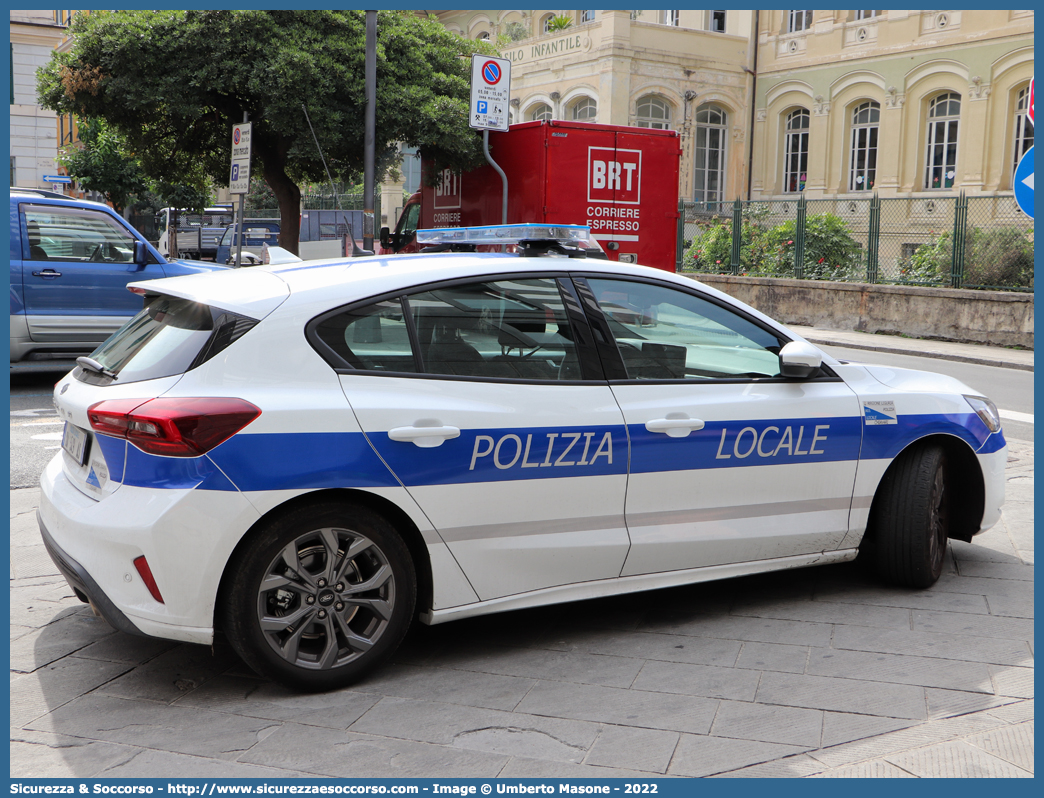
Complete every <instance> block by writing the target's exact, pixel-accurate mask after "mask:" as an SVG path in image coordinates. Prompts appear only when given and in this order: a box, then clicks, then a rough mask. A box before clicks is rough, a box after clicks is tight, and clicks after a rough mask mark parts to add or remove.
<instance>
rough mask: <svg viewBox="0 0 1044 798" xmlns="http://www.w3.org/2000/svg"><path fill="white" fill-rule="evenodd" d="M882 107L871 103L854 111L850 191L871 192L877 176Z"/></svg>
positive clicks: (849, 166) (863, 104)
mask: <svg viewBox="0 0 1044 798" xmlns="http://www.w3.org/2000/svg"><path fill="white" fill-rule="evenodd" d="M880 122H881V106H880V105H879V104H878V103H875V102H873V101H872V100H871V101H868V102H865V103H862V104H860V105H858V106H856V108H855V110H853V111H852V136H851V139H850V140H851V149H852V151H851V156H850V160H849V162H848V190H849V191H869V190H870V189H872V188H873V187H874V182H875V180H876V176H877V132H878V126H879V125H880Z"/></svg>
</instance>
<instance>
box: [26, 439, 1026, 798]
mask: <svg viewBox="0 0 1044 798" xmlns="http://www.w3.org/2000/svg"><path fill="white" fill-rule="evenodd" d="M1009 457H1010V459H1011V461H1012V462H1011V468H1010V469H1009V473H1008V486H1007V505H1006V507H1005V511H1004V514H1003V516H1002V520H1001V523H999V524H998V525H997V526H996V527H995V528H994V529H993V530H990V531H989V532H987V533H985V534H984V535H981V536H979V537H978V538H976V541H975V542H974V543H972V544H966V543H960V542H955V543H952V545H951V549H950V553H949V554H948V556H947V560H946V563H945V573H944V577H943V578H942V580H941V581H940V583H939V585H938V586H937V587H936V588H933V589H929V590H924V591H911V590H903V589H898V588H894V587H889V586H886V585H881V584H879V583H877V582H876V581H875V580H874V578H873V577H872V576H870V575H869V574H868V573H867V571H866V570H865V569H863V568H862V567H861V566H860V565H859V564H858V563H849V564H841V565H834V566H826V567H821V568H814V569H807V570H803V571H790V572H783V573H776V574H765V575H759V576H751V577H744V578H740V579H733V580H728V581H725V582H717V583H707V584H700V585H692V586H685V587H679V588H672V589H669V590H661V591H656V592H652V593H644V594H638V595H633V596H623V597H616V598H611V599H606V600H592V601H584V602H578V603H575V604H571V605H563V606H559V607H549V608H538V609H532V610H524V611H518V612H512V613H507V614H503V615H499V616H489V617H485V618H474V619H467V620H463V621H458V622H454V623H451V624H445V625H441V626H436V627H419V628H417V629H415V630H413V631H412V632H411V634H410V636H409V637H408V638H407V641H406V643H405V644H404V646H403V647H402V649H401V650H400V651H399V652H398V654H397V655H396V657H395V660H394V661H393V662H392V663H391V664H390V665H389V666H388V667H386V668H385V669H383V670H382V671H380V672H378V673H374V674H372V675H371V676H369V677H368V678H366V679H364V680H362V681H361V682H359V683H358V684H356V685H353V686H352V687H351V688H348V689H344V690H339V691H335V692H333V693H329V694H325V695H318V696H317V695H301V694H297V693H294V692H292V691H288V690H285V689H283V688H280V687H277V686H275V685H273V684H271V683H269V682H267V681H265V680H262V679H260V678H258V677H256V676H255V675H254V674H252V673H251V672H250V671H249V669H248V668H246V666H245V665H243V664H242V663H241V662H240V661H239V660H238V659H237V658H236V657H235V656H234V654H233V653H232V652H231V649H230V648H229V647H228V645H227V644H226V643H224V641H223V640H221V639H219V640H218V641H217V642H216V643H215V645H214V646H213V647H203V646H191V645H183V644H176V643H171V642H167V641H159V640H149V639H146V638H138V637H131V636H128V635H124V634H121V633H117V632H114V631H113V630H112V629H111V628H109V627H108V626H107V625H106V624H105V623H104V622H103V621H102V620H100V619H98V618H96V617H94V616H93V614H92V613H91V611H90V610H89V608H87V607H85V606H84V605H82V604H80V603H79V602H78V601H77V600H76V599H75V597H74V596H73V595H72V591H71V590H70V589H69V588H68V586H67V585H65V582H64V580H63V579H62V578H61V577H60V575H59V574H58V573H57V571H56V570H55V569H54V568H53V566H50V565H48V562H49V560H47V559H46V556H45V554H44V553H43V547H42V544H41V543H40V541H39V536H38V532H37V530H36V522H35V514H34V508H35V504H36V501H37V498H38V492H37V491H35V490H19V491H12V494H11V499H12V514H11V515H12V517H11V550H12V572H11V600H12V606H11V639H12V646H11V696H12V703H11V726H12V728H11V748H10V755H11V774H12V776H15V777H21V776H41V777H43V776H55V777H80V778H86V777H95V776H97V777H113V778H116V777H146V776H155V777H163V776H172V775H180V776H200V777H213V776H223V777H233V778H234V777H238V776H242V777H261V778H273V779H274V778H283V777H295V776H301V775H308V776H330V777H361V776H368V777H415V776H418V777H419V776H423V777H438V778H449V777H488V778H493V777H501V778H531V777H563V778H628V779H636V778H639V779H640V778H644V779H647V778H650V777H669V778H670V777H677V778H691V777H703V776H722V777H744V778H755V777H758V778H763V777H831V778H833V777H841V778H865V777H874V778H908V777H928V776H949V777H960V778H968V777H1021V776H1027V775H1032V772H1033V725H1034V714H1033V614H1032V613H1033V605H1032V595H1033V553H1034V548H1033V540H1032V532H1033V529H1032V524H1033V447H1032V445H1030V444H1026V443H1022V442H1019V441H1013V442H1011V446H1010V449H1009Z"/></svg>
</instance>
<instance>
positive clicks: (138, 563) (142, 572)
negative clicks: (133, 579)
mask: <svg viewBox="0 0 1044 798" xmlns="http://www.w3.org/2000/svg"><path fill="white" fill-rule="evenodd" d="M134 567H135V568H137V569H138V576H140V577H141V581H142V582H144V583H145V587H146V588H148V591H149V593H151V594H152V597H153V598H154V599H156V601H158V602H159V603H160V604H166V602H165V601H164V600H163V596H162V595H160V592H159V586H158V585H157V584H156V577H154V576H153V575H152V569H151V568H149V561H148V560H146V559H145V555H144V554H143V555H142V556H141V557H138V558H136V559H135V560H134Z"/></svg>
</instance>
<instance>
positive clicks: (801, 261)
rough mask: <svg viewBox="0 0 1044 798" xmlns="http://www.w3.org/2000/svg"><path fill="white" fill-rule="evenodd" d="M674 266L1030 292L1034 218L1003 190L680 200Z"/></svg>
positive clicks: (721, 271) (817, 278)
mask: <svg viewBox="0 0 1044 798" xmlns="http://www.w3.org/2000/svg"><path fill="white" fill-rule="evenodd" d="M678 210H679V220H678V252H677V269H678V271H688V272H703V273H713V274H742V275H750V276H762V277H791V278H797V279H807V280H840V281H846V282H868V283H890V284H899V285H925V286H945V287H953V288H988V289H999V290H1008V291H1031V290H1033V220H1032V219H1030V218H1029V217H1027V216H1026V215H1025V214H1024V213H1022V211H1020V210H1019V208H1018V205H1017V204H1016V202H1015V198H1014V197H1013V196H1010V195H1004V196H992V197H966V196H965V195H964V193H963V192H962V193H961V194H960V195H958V196H955V197H953V196H951V197H933V198H921V197H918V198H911V199H904V198H890V199H880V198H879V197H877V196H876V195H875V196H873V197H867V198H866V199H857V200H853V199H822V200H806V199H805V198H804V197H799V198H796V199H794V200H771V201H751V202H742V201H740V200H736V201H735V202H733V203H720V204H717V205H716V206H713V207H712V206H708V205H707V204H698V203H693V202H688V201H685V200H683V201H682V202H681V203H680V204H679V209H678Z"/></svg>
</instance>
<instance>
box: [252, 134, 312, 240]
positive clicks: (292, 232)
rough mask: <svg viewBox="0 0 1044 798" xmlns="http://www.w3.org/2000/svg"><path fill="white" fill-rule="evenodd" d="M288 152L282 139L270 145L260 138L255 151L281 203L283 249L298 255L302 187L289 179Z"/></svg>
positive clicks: (280, 232)
mask: <svg viewBox="0 0 1044 798" xmlns="http://www.w3.org/2000/svg"><path fill="white" fill-rule="evenodd" d="M255 130H256V128H255ZM254 135H255V136H257V133H256V132H255V133H254ZM288 149H289V145H288V144H287V142H285V141H283V140H282V138H281V137H280V138H277V139H276V141H271V142H269V146H265V140H264V139H263V138H262V137H260V136H257V138H255V139H254V152H256V153H257V154H258V155H260V156H261V164H262V169H261V174H263V175H264V177H265V182H266V183H268V187H269V188H271V189H272V193H273V194H275V198H276V202H278V203H279V246H281V247H282V248H283V249H285V250H287V251H289V252H293V253H294V254H295V255H296V254H297V251H298V240H299V239H300V238H301V188H300V186H298V185H297V183H295V182H294V181H293V180H291V179H290V178H289V177H287V174H286V155H287V151H288Z"/></svg>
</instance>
